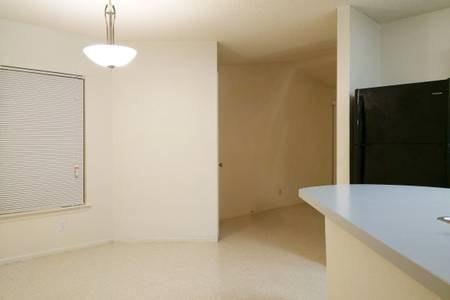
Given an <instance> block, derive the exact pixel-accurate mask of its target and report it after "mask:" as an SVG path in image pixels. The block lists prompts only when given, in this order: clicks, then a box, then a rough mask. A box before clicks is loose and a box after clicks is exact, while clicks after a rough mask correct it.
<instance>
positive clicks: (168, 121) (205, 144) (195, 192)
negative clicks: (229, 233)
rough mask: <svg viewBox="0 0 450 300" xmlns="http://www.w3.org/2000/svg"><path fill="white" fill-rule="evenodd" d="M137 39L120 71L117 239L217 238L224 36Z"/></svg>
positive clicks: (115, 161)
mask: <svg viewBox="0 0 450 300" xmlns="http://www.w3.org/2000/svg"><path fill="white" fill-rule="evenodd" d="M134 46H135V47H136V48H137V49H138V51H139V53H138V56H137V57H136V59H135V60H134V61H133V62H132V63H131V64H130V65H128V66H127V67H126V68H122V69H120V70H116V71H115V72H114V74H113V85H112V86H113V93H114V97H113V104H114V105H113V117H112V121H113V148H112V149H113V166H114V179H113V186H112V189H113V195H114V203H115V205H116V207H115V214H114V221H115V225H114V230H115V239H117V240H125V241H128V240H132V241H135V240H141V241H142V240H211V241H215V240H217V238H218V154H217V153H218V107H217V105H218V95H217V94H218V92H217V89H218V83H217V80H218V79H217V44H216V42H167V43H136V44H135V45H134Z"/></svg>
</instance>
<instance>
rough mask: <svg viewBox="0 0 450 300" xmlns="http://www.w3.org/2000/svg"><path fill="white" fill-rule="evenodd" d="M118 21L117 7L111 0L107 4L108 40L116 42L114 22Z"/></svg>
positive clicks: (112, 42)
mask: <svg viewBox="0 0 450 300" xmlns="http://www.w3.org/2000/svg"><path fill="white" fill-rule="evenodd" d="M115 21H116V7H115V6H114V5H112V4H111V0H109V2H108V4H106V6H105V23H106V42H107V43H108V44H110V45H113V44H114V23H115Z"/></svg>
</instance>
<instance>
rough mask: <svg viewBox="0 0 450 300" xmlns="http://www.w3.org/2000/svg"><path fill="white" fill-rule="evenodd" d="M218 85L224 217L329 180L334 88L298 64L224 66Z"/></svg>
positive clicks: (276, 203)
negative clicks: (305, 72) (303, 69)
mask: <svg viewBox="0 0 450 300" xmlns="http://www.w3.org/2000/svg"><path fill="white" fill-rule="evenodd" d="M219 83H220V84H219V107H220V109H219V137H220V147H219V156H220V161H221V162H222V163H223V167H222V168H220V217H221V219H226V218H232V217H236V216H240V215H247V214H250V213H252V212H258V211H264V210H267V209H273V208H277V207H282V206H288V205H293V204H297V203H299V199H298V188H300V187H304V186H313V185H323V184H331V183H332V181H333V174H332V158H333V157H332V156H333V153H332V152H333V151H332V149H333V147H332V143H333V132H332V130H333V126H332V119H333V116H332V114H333V107H332V102H333V100H334V98H335V90H334V89H333V88H331V87H329V86H327V85H325V84H323V83H321V82H318V81H315V80H313V79H311V78H310V77H308V76H306V75H305V74H304V73H303V72H302V71H301V69H300V68H298V67H297V66H296V64H295V63H284V64H250V65H221V66H220V67H219Z"/></svg>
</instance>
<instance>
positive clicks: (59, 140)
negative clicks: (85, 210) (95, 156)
mask: <svg viewBox="0 0 450 300" xmlns="http://www.w3.org/2000/svg"><path fill="white" fill-rule="evenodd" d="M82 204H84V79H83V77H81V76H78V75H70V74H63V73H55V72H46V71H37V70H31V69H23V68H14V67H6V66H0V214H10V213H18V212H29V211H36V210H45V209H55V208H62V207H71V206H78V205H82Z"/></svg>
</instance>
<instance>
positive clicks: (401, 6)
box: [0, 0, 450, 63]
mask: <svg viewBox="0 0 450 300" xmlns="http://www.w3.org/2000/svg"><path fill="white" fill-rule="evenodd" d="M105 3H106V0H63V1H61V0H58V1H57V0H2V1H0V18H6V19H10V20H17V21H23V22H27V23H32V24H39V25H43V26H47V27H51V28H57V29H61V30H65V31H69V32H77V33H81V34H86V35H91V36H93V37H95V38H98V39H99V41H103V40H104V20H103V7H104V5H105ZM113 3H114V4H115V5H116V8H117V10H118V18H117V22H116V35H117V36H116V41H118V42H119V43H120V42H121V41H122V42H123V41H128V40H149V41H170V40H217V41H219V42H220V48H219V54H220V60H221V62H225V63H242V62H245V63H248V62H264V61H279V60H282V61H285V60H294V59H298V58H309V56H311V55H315V54H313V52H317V53H323V54H327V53H334V52H333V51H334V50H333V49H331V48H332V47H334V46H333V45H334V44H335V40H336V13H335V12H336V7H338V6H339V5H343V4H346V3H350V4H352V5H354V6H355V7H356V8H358V9H360V10H361V11H363V12H364V13H366V14H367V15H369V16H371V17H373V18H374V19H376V20H377V21H390V20H393V19H397V18H402V17H405V16H410V15H416V14H420V13H424V12H428V11H432V10H436V9H440V8H443V7H448V6H450V0H349V1H346V0H113ZM330 47H331V48H330ZM308 51H309V52H310V53H308Z"/></svg>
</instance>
